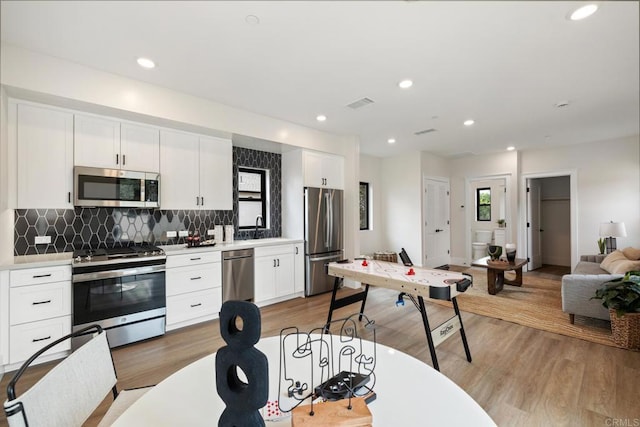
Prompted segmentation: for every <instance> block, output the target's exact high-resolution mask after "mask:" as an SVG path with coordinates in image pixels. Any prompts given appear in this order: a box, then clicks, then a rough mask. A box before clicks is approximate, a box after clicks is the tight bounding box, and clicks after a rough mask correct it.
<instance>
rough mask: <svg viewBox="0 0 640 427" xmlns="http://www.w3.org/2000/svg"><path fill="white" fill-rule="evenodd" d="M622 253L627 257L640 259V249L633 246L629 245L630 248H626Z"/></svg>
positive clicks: (635, 259)
mask: <svg viewBox="0 0 640 427" xmlns="http://www.w3.org/2000/svg"><path fill="white" fill-rule="evenodd" d="M622 253H623V254H624V256H626V257H627V259H630V260H634V261H637V260H640V249H636V248H632V247H631V246H629V247H628V248H624V249H623V250H622Z"/></svg>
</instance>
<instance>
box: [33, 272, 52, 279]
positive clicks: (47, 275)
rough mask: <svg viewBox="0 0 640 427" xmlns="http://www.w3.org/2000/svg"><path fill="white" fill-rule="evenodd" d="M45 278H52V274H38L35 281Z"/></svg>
mask: <svg viewBox="0 0 640 427" xmlns="http://www.w3.org/2000/svg"><path fill="white" fill-rule="evenodd" d="M43 277H51V273H49V274H37V275H35V276H33V278H34V279H41V278H43Z"/></svg>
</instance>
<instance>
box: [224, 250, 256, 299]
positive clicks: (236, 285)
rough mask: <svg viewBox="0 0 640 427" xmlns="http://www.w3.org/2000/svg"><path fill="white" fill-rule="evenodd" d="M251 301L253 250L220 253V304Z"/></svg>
mask: <svg viewBox="0 0 640 427" xmlns="http://www.w3.org/2000/svg"><path fill="white" fill-rule="evenodd" d="M228 300H240V301H253V248H251V249H237V250H235V251H225V252H222V302H225V301H228Z"/></svg>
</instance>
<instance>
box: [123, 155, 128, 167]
mask: <svg viewBox="0 0 640 427" xmlns="http://www.w3.org/2000/svg"><path fill="white" fill-rule="evenodd" d="M126 164H127V158H126V154H123V155H122V166H124V165H126Z"/></svg>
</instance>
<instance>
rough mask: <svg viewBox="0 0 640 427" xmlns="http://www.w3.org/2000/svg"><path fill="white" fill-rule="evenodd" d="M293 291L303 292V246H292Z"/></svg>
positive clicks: (298, 244)
mask: <svg viewBox="0 0 640 427" xmlns="http://www.w3.org/2000/svg"><path fill="white" fill-rule="evenodd" d="M293 283H294V285H293V291H294V292H295V293H299V292H304V244H303V243H296V244H294V245H293Z"/></svg>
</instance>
